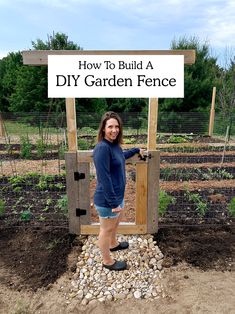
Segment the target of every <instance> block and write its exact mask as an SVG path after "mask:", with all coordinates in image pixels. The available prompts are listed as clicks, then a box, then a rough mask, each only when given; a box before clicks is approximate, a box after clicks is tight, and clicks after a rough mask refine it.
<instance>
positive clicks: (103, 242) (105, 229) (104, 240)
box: [98, 217, 119, 265]
mask: <svg viewBox="0 0 235 314" xmlns="http://www.w3.org/2000/svg"><path fill="white" fill-rule="evenodd" d="M99 219H100V232H99V238H98V246H99V248H100V251H101V253H102V256H103V263H104V264H106V265H112V264H113V263H114V260H113V259H112V258H111V256H110V247H111V241H112V236H113V233H114V230H115V228H117V227H116V226H117V225H118V221H119V217H117V218H101V217H100V218H99Z"/></svg>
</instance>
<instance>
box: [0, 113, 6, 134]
mask: <svg viewBox="0 0 235 314" xmlns="http://www.w3.org/2000/svg"><path fill="white" fill-rule="evenodd" d="M4 136H6V132H5V128H4V124H3V118H2V114H1V113H0V137H4Z"/></svg>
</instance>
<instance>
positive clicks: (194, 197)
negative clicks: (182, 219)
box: [185, 191, 207, 216]
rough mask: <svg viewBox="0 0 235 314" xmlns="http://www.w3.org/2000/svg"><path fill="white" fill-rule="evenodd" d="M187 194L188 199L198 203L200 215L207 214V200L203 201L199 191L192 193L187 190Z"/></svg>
mask: <svg viewBox="0 0 235 314" xmlns="http://www.w3.org/2000/svg"><path fill="white" fill-rule="evenodd" d="M185 195H186V196H187V198H188V200H189V201H190V202H192V203H194V204H195V205H196V210H197V211H198V214H199V215H200V216H205V214H206V212H207V202H205V201H203V199H202V197H201V196H200V194H198V193H191V192H190V191H186V192H185Z"/></svg>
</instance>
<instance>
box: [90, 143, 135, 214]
mask: <svg viewBox="0 0 235 314" xmlns="http://www.w3.org/2000/svg"><path fill="white" fill-rule="evenodd" d="M139 151H140V150H139V148H132V149H129V150H127V151H123V150H122V148H121V147H120V145H119V144H117V143H112V142H110V141H108V140H106V139H103V140H102V141H101V142H99V143H98V144H97V145H96V147H95V149H94V151H93V160H94V164H95V168H96V176H97V183H96V190H95V195H94V203H95V204H96V205H98V206H102V207H110V208H116V207H118V206H119V205H120V204H121V202H122V200H123V198H124V192H125V185H126V171H125V159H128V158H130V157H132V156H134V155H135V154H136V153H139Z"/></svg>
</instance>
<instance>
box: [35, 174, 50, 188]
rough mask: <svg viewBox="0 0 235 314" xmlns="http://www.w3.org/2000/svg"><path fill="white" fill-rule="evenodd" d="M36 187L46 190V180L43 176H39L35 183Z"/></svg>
mask: <svg viewBox="0 0 235 314" xmlns="http://www.w3.org/2000/svg"><path fill="white" fill-rule="evenodd" d="M36 187H38V188H39V190H46V189H47V188H48V185H47V181H46V180H45V178H44V177H40V179H39V182H38V184H36Z"/></svg>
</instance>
